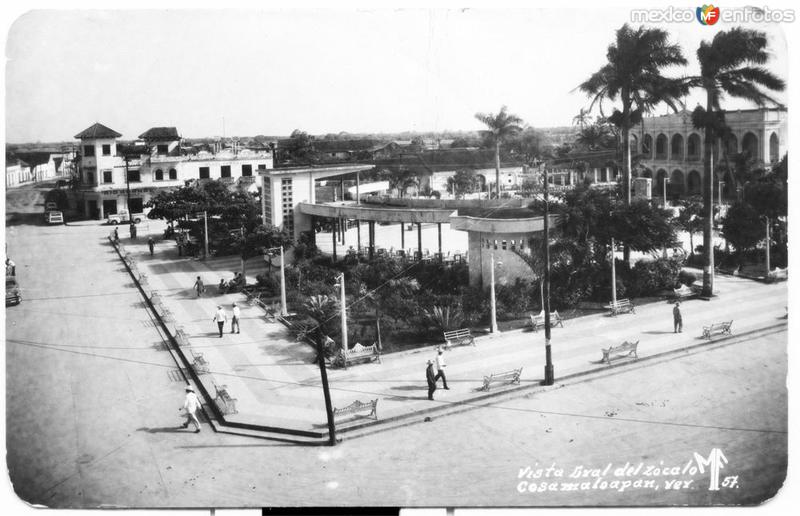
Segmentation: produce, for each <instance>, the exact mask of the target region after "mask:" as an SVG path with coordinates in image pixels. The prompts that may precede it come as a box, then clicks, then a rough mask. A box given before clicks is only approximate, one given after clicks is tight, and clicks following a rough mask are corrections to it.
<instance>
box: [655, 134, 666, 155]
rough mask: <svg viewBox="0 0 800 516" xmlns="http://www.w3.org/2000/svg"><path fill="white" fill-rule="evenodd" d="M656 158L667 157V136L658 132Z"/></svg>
mask: <svg viewBox="0 0 800 516" xmlns="http://www.w3.org/2000/svg"><path fill="white" fill-rule="evenodd" d="M656 159H667V136H666V135H665V134H659V135H658V138H656Z"/></svg>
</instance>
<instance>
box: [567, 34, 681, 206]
mask: <svg viewBox="0 0 800 516" xmlns="http://www.w3.org/2000/svg"><path fill="white" fill-rule="evenodd" d="M606 58H607V59H608V63H606V64H605V65H603V66H602V67H601V68H600V69H599V70H598V71H596V72H595V73H593V74H592V75H591V77H589V78H588V79H587V80H586V81H585V82H583V83H582V84H581V85H580V86H578V89H579V90H581V91H583V92H584V93H586V94H587V95H589V96H590V97H592V103H591V104H590V106H589V110H591V109H592V108H593V107H594V105H595V103H598V102H599V103H600V112H601V113H602V112H603V109H602V103H603V100H612V101H613V100H617V99H618V100H619V102H620V103H621V104H622V110H615V111H614V113H613V114H612V115H611V116H609V117H608V118H609V122H611V123H613V124H614V125H616V126H617V127H619V128H620V130H621V132H622V152H623V155H624V156H625V158H624V159H623V163H622V171H623V177H624V181H625V185H624V187H625V192H626V200H627V203H628V204H630V199H631V149H630V130H631V128H632V127H634V126H635V125H636V124H638V123H640V122H641V120H642V113H643V112H646V111H649V110H650V109H652V108H653V107H655V106H656V105H658V104H660V103H661V102H665V103H667V104H668V105H669V106H670V107H672V109H673V110H676V111H677V107H676V105H677V104H680V98H681V97H682V96H683V95H684V93H685V92H686V89H687V87H686V85H685V84H684V82H683V81H682V80H680V79H671V78H667V77H665V76H663V75H662V74H661V70H662V69H664V68H668V67H670V66H675V65H685V64H686V59H685V58H684V57H683V52H682V51H681V47H680V45H678V44H671V43H669V33H667V32H666V31H664V30H661V29H646V28H644V27H643V26H642V27H639V28H638V29H636V30H634V29H632V28H631V27H629V26H628V24H627V23H626V24H625V25H623V26H622V27H621V28H620V29H618V30H617V34H616V41H615V42H614V43H612V44H611V45H609V47H608V52H607V53H606Z"/></svg>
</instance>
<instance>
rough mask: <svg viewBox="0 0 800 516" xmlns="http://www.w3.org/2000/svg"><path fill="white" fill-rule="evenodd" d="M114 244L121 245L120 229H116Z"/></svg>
mask: <svg viewBox="0 0 800 516" xmlns="http://www.w3.org/2000/svg"><path fill="white" fill-rule="evenodd" d="M114 243H115V244H118V243H119V229H118V228H114Z"/></svg>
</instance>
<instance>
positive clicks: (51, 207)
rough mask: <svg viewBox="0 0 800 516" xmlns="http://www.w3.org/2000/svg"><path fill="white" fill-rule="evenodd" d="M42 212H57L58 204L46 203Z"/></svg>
mask: <svg viewBox="0 0 800 516" xmlns="http://www.w3.org/2000/svg"><path fill="white" fill-rule="evenodd" d="M44 211H45V212H48V211H58V204H56V203H54V202H52V201H50V202H46V203H44Z"/></svg>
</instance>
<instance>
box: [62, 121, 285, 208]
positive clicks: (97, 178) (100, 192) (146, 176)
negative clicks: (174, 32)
mask: <svg viewBox="0 0 800 516" xmlns="http://www.w3.org/2000/svg"><path fill="white" fill-rule="evenodd" d="M121 137H122V135H121V134H120V133H118V132H116V131H114V130H113V129H110V128H108V127H106V126H104V125H102V124H99V123H96V124H94V125H92V126H91V127H89V128H87V129H86V130H84V131H81V132H80V133H78V134H76V135H75V138H76V139H78V140H80V158H79V160H78V177H79V181H80V183H79V188H78V192H79V199H78V201H79V203H80V209H82V210H83V212H84V214H85V216H86V217H89V218H98V219H103V218H105V217H106V216H107V215H109V214H112V213H116V212H117V211H118V210H119V209H128V210H130V211H131V212H135V213H136V212H142V211H144V205H145V204H146V203H147V201H149V200H150V198H151V197H153V196H154V195H157V193H158V192H159V191H160V190H163V189H168V188H175V187H179V186H183V185H184V184H186V182H187V181H190V180H204V179H222V180H223V181H226V182H229V183H231V184H233V183H237V184H242V185H247V186H249V187H251V188H255V182H256V180H255V178H256V176H257V175H258V173H257V172H256V171H257V170H264V169H271V168H272V167H273V159H272V152H271V151H269V150H252V149H244V148H242V149H238V148H237V149H224V150H221V151H219V152H216V153H215V152H209V151H206V150H200V151H198V152H196V153H187V152H186V151H185V149H182V148H181V137H180V136H179V135H178V131H177V129H176V128H174V127H153V128H151V129H148V130H147V131H145V132H144V133H142V134H140V135H139V140H137V141H135V142H133V143H125V142H122V141H120V140H119V138H121Z"/></svg>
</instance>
